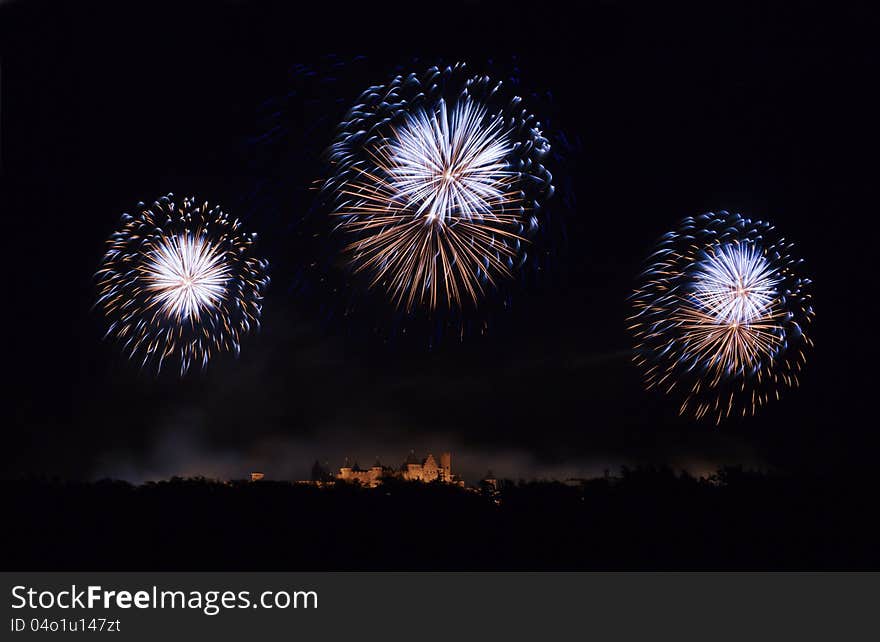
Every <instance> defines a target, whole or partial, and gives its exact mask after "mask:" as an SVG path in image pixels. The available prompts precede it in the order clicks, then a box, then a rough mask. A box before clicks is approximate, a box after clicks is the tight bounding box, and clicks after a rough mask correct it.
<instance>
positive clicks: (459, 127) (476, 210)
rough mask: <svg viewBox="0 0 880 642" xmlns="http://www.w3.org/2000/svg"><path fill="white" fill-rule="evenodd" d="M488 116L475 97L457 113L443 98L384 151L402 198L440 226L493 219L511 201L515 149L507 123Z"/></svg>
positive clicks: (409, 118) (417, 115)
mask: <svg viewBox="0 0 880 642" xmlns="http://www.w3.org/2000/svg"><path fill="white" fill-rule="evenodd" d="M487 116H488V115H487V110H486V108H485V107H482V106H480V105H477V104H476V103H475V102H474V101H472V100H464V101H461V102H459V103H457V104H456V105H455V107H454V108H453V109H452V111H451V112H450V111H448V110H447V107H446V102H445V101H444V100H440V101H439V104H438V106H437V108H436V109H434V110H431V111H425V110H424V109H419V110H418V111H416V112H415V113H414V114H410V115H408V116H407V118H406V121H405V124H404V126H403V127H402V128H401V129H400V130H399V131H398V132H396V136H395V137H393V138H391V139H390V140H389V142H388V144H387V146H386V147H385V148H384V150H383V151H382V152H381V154H382V156H384V158H382V161H383V163H382V164H383V165H384V166H385V167H387V169H388V175H389V186H388V187H389V188H390V190H392V191H393V192H394V193H396V195H397V196H396V200H399V201H400V202H403V203H405V206H406V208H407V209H411V210H412V211H413V213H414V215H415V216H424V217H425V218H426V219H427V220H428V221H431V222H434V223H435V224H437V225H443V224H444V223H448V222H450V221H452V220H454V219H456V218H460V219H467V220H473V219H480V218H483V217H489V218H491V217H492V216H493V210H494V209H495V208H496V207H497V206H498V205H499V204H502V203H504V202H507V201H509V200H510V195H509V194H508V193H507V187H508V186H509V184H510V181H511V179H512V178H513V177H514V176H515V173H514V172H511V171H509V169H508V166H507V163H506V162H505V158H506V157H507V156H508V155H509V154H510V152H511V149H512V148H511V145H510V142H509V140H508V136H507V132H506V131H505V130H504V129H503V122H502V120H501V119H500V118H498V117H497V116H496V117H495V118H488V117H487Z"/></svg>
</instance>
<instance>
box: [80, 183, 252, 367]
mask: <svg viewBox="0 0 880 642" xmlns="http://www.w3.org/2000/svg"><path fill="white" fill-rule="evenodd" d="M173 198H174V196H173V195H172V194H169V195H168V196H164V197H162V198H160V199H159V200H158V201H156V202H155V203H153V205H152V207H149V208H148V207H145V206H144V204H143V203H139V204H138V208H139V209H140V213H139V214H138V215H137V216H130V215H128V214H124V215H123V216H122V221H121V228H120V229H119V231H117V232H115V233H114V234H113V235H112V236H111V237H110V239H109V240H108V242H107V243H108V248H107V252H106V253H105V254H104V258H103V260H102V262H101V266H100V268H99V269H98V272H97V274H96V279H97V284H98V300H97V303H96V307H97V308H99V309H100V310H101V311H102V312H103V313H104V315H105V316H106V317H107V319H108V321H109V327H108V329H107V336H110V335H113V336H115V337H116V338H117V339H119V340H120V341H121V342H122V343H123V347H124V350H125V352H126V353H127V354H128V355H129V357H131V358H138V359H140V360H141V365H142V366H143V365H146V364H147V363H150V362H154V363H155V365H156V369H157V371H158V370H161V368H162V366H163V364H164V363H165V362H166V361H169V360H171V359H174V360H176V361H179V365H180V374H181V375H183V374H185V373H186V372H187V370H189V368H190V366H191V365H193V364H201V366H202V368H204V367H206V366H207V364H208V360H209V359H210V358H211V356H212V354H214V353H218V352H225V351H233V352H235V353H236V354H238V352H239V350H240V345H241V339H242V337H243V336H244V335H245V334H247V333H248V332H250V331H251V330H256V329H257V328H259V325H260V313H261V308H262V303H261V302H262V299H263V293H264V292H265V290H266V287H267V286H268V284H269V277H268V276H267V274H266V270H267V269H268V262H267V261H265V260H263V259H259V258H256V257H255V256H254V241H255V240H256V235H255V234H246V233H245V232H244V231H243V230H242V229H241V222H240V221H239V220H238V219H233V220H230V219H229V217H228V216H227V215H226V214H225V213H223V212H222V211H221V210H220V208H218V207H214V208H213V209H209V208H208V204H207V203H204V204H202V205H196V204H195V202H194V200H193V199H192V198H185V199H183V202H181V203H177V204H175V203H174V201H173V200H172V199H173Z"/></svg>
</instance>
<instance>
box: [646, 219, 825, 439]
mask: <svg viewBox="0 0 880 642" xmlns="http://www.w3.org/2000/svg"><path fill="white" fill-rule="evenodd" d="M792 247H793V245H792V244H791V243H788V242H786V240H785V239H784V238H781V237H779V236H778V235H777V234H776V231H775V228H774V227H773V226H772V225H770V224H769V223H767V222H765V221H751V220H749V219H744V218H743V217H742V216H740V215H738V214H729V213H727V212H720V213H718V214H712V213H709V214H704V215H701V216H698V217H696V218H693V217H688V218H686V219H684V220H683V221H682V223H681V225H680V226H679V227H678V229H676V230H675V231H673V232H670V233H668V234H667V235H665V236H664V237H663V238H662V239H661V241H660V243H659V247H658V248H657V250H656V252H654V254H653V255H652V256H651V259H650V260H651V265H650V267H649V268H648V269H647V270H646V271H645V272H644V273H643V275H642V279H643V283H642V285H641V286H640V287H639V289H637V290H636V292H635V294H634V295H633V297H632V300H633V307H634V310H635V311H634V314H633V316H632V317H631V319H630V321H631V325H630V329H631V330H632V332H633V335H634V337H635V339H636V352H635V356H634V361H635V362H636V364H638V366H639V367H640V368H641V369H642V371H643V374H644V378H645V382H646V385H647V387H648V388H649V389H650V388H658V389H660V390H663V391H664V392H666V393H668V394H675V393H676V392H680V394H681V395H683V401H682V404H681V407H680V413H681V414H683V415H684V414H692V415H693V416H695V417H696V418H698V419H699V418H702V417H706V416H711V417H713V418H714V419H715V421H716V423H719V422H720V421H721V420H722V419H724V418H725V417H727V416H729V415H732V414H735V413H739V414H741V415H743V416H745V415H749V414H754V413H755V412H756V411H757V409H758V408H759V407H760V406H762V405H763V404H765V403H767V402H768V401H769V400H770V399H771V398H779V396H780V391H781V390H782V389H784V388H790V387H795V386H797V385H798V375H799V373H800V371H801V368H802V367H803V365H804V363H805V359H806V355H805V349H806V348H807V347H808V346H811V345H812V341H811V340H810V338H809V336H808V334H807V331H808V330H809V325H810V323H811V321H812V318H813V308H812V299H811V295H810V292H809V290H810V285H811V282H810V280H809V279H807V278H805V277H803V276H802V275H801V274H800V267H801V264H802V261H801V260H799V259H795V258H794V257H793V256H792V255H791V249H792Z"/></svg>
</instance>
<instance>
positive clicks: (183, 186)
mask: <svg viewBox="0 0 880 642" xmlns="http://www.w3.org/2000/svg"><path fill="white" fill-rule="evenodd" d="M568 4H570V3H560V4H559V5H558V6H556V5H555V4H554V3H546V2H541V3H531V4H523V5H521V6H519V5H510V4H509V3H497V6H496V5H494V4H492V3H481V2H466V3H462V4H460V5H456V4H454V3H452V4H449V5H448V6H447V5H444V6H443V7H442V8H437V7H436V6H435V5H433V4H432V5H431V6H432V7H434V8H433V9H432V11H431V13H430V14H428V13H422V12H421V10H420V9H419V8H418V7H414V6H412V5H411V4H409V5H398V4H396V3H390V4H388V3H382V4H381V6H379V5H373V4H370V3H362V5H361V8H360V9H359V10H357V11H355V10H352V9H346V8H345V7H344V6H342V5H338V4H336V3H332V5H331V4H330V3H327V6H326V7H317V8H316V7H309V8H303V7H297V8H295V9H294V8H293V5H292V4H291V6H290V7H286V3H277V4H273V3H245V2H220V3H211V4H210V5H209V4H201V3H190V4H189V5H188V8H187V9H186V10H184V9H182V8H181V7H179V6H177V4H176V3H174V4H172V3H163V2H159V3H155V2H151V3H139V2H135V3H126V7H125V10H124V11H123V10H122V9H121V8H119V7H116V6H114V4H113V3H94V2H82V3H46V2H7V3H4V4H3V5H2V6H0V16H2V17H0V47H2V78H0V81H2V91H3V95H2V135H3V139H2V144H3V149H2V151H3V157H2V163H3V166H2V167H3V193H2V220H3V223H4V225H6V226H7V229H6V243H5V244H4V251H3V256H4V259H5V270H4V273H5V276H6V279H5V283H6V287H5V291H6V297H5V303H4V314H3V323H4V327H5V331H4V336H5V338H6V341H5V342H4V346H5V348H6V350H5V355H4V356H5V357H6V358H5V362H6V368H5V371H6V375H7V383H6V385H5V389H6V392H7V393H8V394H9V395H10V400H9V402H8V404H7V407H8V408H9V409H10V411H9V413H8V414H10V415H11V417H12V420H11V422H8V423H6V422H4V423H6V426H5V435H4V436H5V444H4V447H3V448H2V449H0V473H2V474H3V475H4V476H9V475H18V474H22V473H48V474H59V475H63V476H71V477H100V476H105V475H112V476H121V477H125V478H128V479H135V480H138V479H144V478H148V477H156V476H168V475H172V474H199V473H203V474H209V475H216V476H243V475H244V474H245V473H246V472H247V471H248V470H250V469H252V468H261V469H264V470H265V471H266V472H267V473H268V475H269V476H274V477H289V476H298V475H301V474H304V473H305V471H306V470H307V469H308V467H309V466H310V463H311V462H312V461H313V460H314V459H315V457H321V458H322V459H324V458H326V459H328V460H330V463H331V464H338V463H340V461H341V460H342V458H343V457H345V456H353V457H356V458H359V459H360V461H361V463H362V464H371V463H372V459H373V458H374V457H375V456H381V457H382V458H383V459H384V460H385V461H386V462H387V463H393V464H396V463H398V462H399V461H400V460H402V458H403V457H404V456H405V454H406V453H407V452H408V451H409V449H410V448H415V449H417V450H419V451H421V452H424V451H425V450H428V449H430V450H433V451H434V452H435V453H436V452H437V451H439V450H442V449H451V450H453V451H454V453H456V455H455V457H456V458H455V459H454V463H457V464H458V467H459V468H460V469H461V470H463V471H464V473H465V474H466V475H467V476H469V477H470V478H473V477H475V476H477V475H479V474H481V473H482V472H483V471H484V470H485V469H486V468H488V467H492V468H494V469H495V470H496V472H498V473H499V474H503V475H505V476H510V477H531V476H570V475H578V474H591V473H595V472H601V470H603V469H604V468H609V467H610V468H614V467H616V466H618V465H620V464H634V463H640V462H651V463H668V464H671V465H675V466H684V467H689V468H691V469H692V470H697V471H700V472H703V471H705V470H708V469H710V468H711V467H713V466H716V465H718V464H721V463H735V462H742V463H746V464H749V465H761V466H774V467H779V468H783V469H787V470H793V469H798V468H808V469H813V470H835V469H837V468H849V467H853V466H867V465H870V464H871V463H872V462H873V460H874V458H875V453H876V451H877V447H878V446H880V437H878V436H877V433H876V430H875V429H874V428H873V424H874V423H875V420H873V419H872V416H873V413H872V412H870V411H871V410H872V409H873V408H875V407H876V400H875V396H876V393H875V392H874V390H875V387H876V386H875V376H874V375H875V372H876V363H877V352H878V349H877V341H876V330H875V327H876V324H875V318H876V316H877V312H878V310H877V305H876V295H875V289H876V282H877V278H876V268H875V263H876V254H877V253H876V249H875V244H876V220H877V203H878V200H877V197H876V194H875V192H876V184H877V175H878V172H877V149H878V146H877V136H876V134H877V125H876V121H877V115H878V113H880V111H878V109H877V107H878V105H877V101H876V97H875V95H874V92H875V86H876V83H877V78H878V77H880V76H878V51H877V49H876V44H875V43H876V36H875V34H876V28H877V26H878V25H877V21H876V16H875V15H873V14H872V13H870V12H869V11H868V10H867V9H862V8H860V7H859V5H855V6H853V7H851V8H847V9H841V8H839V7H834V8H833V10H832V8H831V7H830V6H827V7H810V6H804V5H798V6H797V7H796V8H795V7H792V8H790V9H783V8H772V7H768V6H767V4H766V3H754V4H751V3H731V4H729V5H727V6H726V7H725V8H718V7H714V8H709V7H706V6H703V5H704V4H706V5H708V4H712V5H714V4H715V3H700V4H695V5H693V6H682V7H680V8H677V9H674V10H670V9H668V8H662V7H660V6H653V4H657V5H660V4H665V3H652V4H648V5H646V6H642V5H639V4H636V3H628V2H612V1H607V2H599V3H586V4H585V8H584V10H583V12H582V13H579V14H578V15H574V14H573V13H570V11H571V9H570V8H567V7H568ZM867 6H869V5H867V4H866V5H865V7H867ZM328 54H336V55H338V56H340V57H343V58H345V57H346V56H349V57H351V56H355V55H362V56H365V57H366V60H367V61H368V63H367V64H365V65H364V72H363V78H362V79H361V78H358V79H357V86H356V87H355V86H351V87H349V86H348V85H349V84H351V83H352V80H351V78H350V76H351V74H349V75H348V79H347V80H346V81H345V82H342V81H340V82H338V83H336V84H333V85H331V86H329V88H328V89H327V92H328V96H327V105H328V107H327V110H326V112H327V114H326V115H325V116H326V119H327V120H326V123H323V122H321V123H319V124H317V125H315V127H314V131H312V130H311V129H310V132H311V133H312V134H316V135H318V136H320V135H322V132H324V128H326V135H327V136H328V139H327V140H328V142H329V135H330V134H331V133H332V127H329V126H328V125H327V123H331V122H332V117H333V116H334V110H337V112H338V114H337V115H339V116H341V114H342V112H341V111H339V107H338V105H337V102H336V100H343V101H345V100H346V99H350V100H354V98H355V97H356V95H357V93H358V92H359V91H360V90H361V89H362V88H363V87H366V86H367V85H369V84H373V83H379V82H382V81H384V80H387V78H388V77H389V76H391V75H392V74H393V73H394V70H395V69H397V68H398V67H399V66H400V65H401V64H404V63H406V62H407V61H409V60H412V59H413V58H424V59H434V60H437V59H442V60H446V61H448V62H450V63H451V62H455V61H457V60H467V61H475V63H474V64H477V65H479V64H482V63H483V62H485V61H487V60H488V59H490V58H492V59H495V58H499V59H505V60H510V59H513V58H515V59H516V60H518V61H519V66H520V67H521V75H522V78H523V82H524V83H525V82H527V83H528V84H529V87H528V89H529V90H531V91H534V92H536V93H541V92H546V93H547V94H549V95H552V105H553V116H554V118H555V122H554V126H555V127H556V128H557V129H558V130H559V131H564V132H565V134H566V136H567V138H568V140H569V141H571V142H572V145H571V149H570V150H569V152H568V153H567V154H566V155H565V157H564V159H561V160H560V166H559V167H553V168H551V169H552V170H553V172H554V174H555V175H556V176H557V177H558V179H559V180H558V181H557V185H558V186H559V187H560V193H559V194H557V198H556V203H557V204H558V207H557V211H558V212H561V213H564V215H565V221H564V225H563V228H564V242H563V243H560V244H559V245H558V246H557V247H554V248H553V249H552V258H553V265H554V269H553V270H552V272H551V273H550V274H549V275H545V276H544V277H543V278H542V279H540V280H538V281H535V282H532V283H530V284H528V285H527V286H523V287H521V288H518V289H517V290H516V292H515V293H514V296H513V297H512V303H513V305H512V308H511V309H510V310H509V311H508V312H506V313H504V314H500V315H494V316H493V318H492V323H491V324H490V326H489V332H488V333H487V334H486V335H485V336H470V337H468V338H466V340H465V341H464V342H461V343H460V342H457V341H444V342H441V343H440V344H439V345H435V346H434V347H433V348H432V349H428V347H427V343H428V342H427V341H426V340H425V341H423V340H419V339H418V338H417V339H413V338H412V337H408V338H407V340H406V341H391V342H390V343H389V342H386V341H383V340H381V339H379V338H378V337H376V336H375V335H373V334H371V333H370V332H369V331H367V330H365V329H364V328H357V327H355V328H352V327H348V328H346V327H345V323H343V322H340V321H339V320H338V319H334V320H333V321H328V319H327V314H326V310H324V309H323V307H322V304H321V301H316V297H315V296H309V297H303V298H298V296H297V293H296V291H295V290H294V289H293V288H291V283H292V282H293V281H294V278H295V268H294V266H295V265H296V264H297V262H298V260H299V257H298V256H296V255H295V254H296V252H295V248H297V247H299V246H298V245H296V244H292V245H291V244H290V243H288V242H287V240H286V239H287V236H288V235H289V234H290V231H289V230H290V226H291V225H292V222H293V221H295V220H296V219H297V217H298V216H300V213H299V212H294V211H290V212H287V211H283V210H282V211H276V212H275V213H274V215H266V213H265V212H259V211H257V209H258V208H254V207H252V206H251V205H249V204H248V199H247V197H246V195H247V193H248V192H249V190H251V189H253V187H254V185H255V184H258V183H259V181H260V179H261V176H260V175H259V171H258V170H255V167H265V166H266V164H267V160H266V159H265V158H263V159H256V160H255V155H259V154H260V153H261V152H260V150H259V149H258V148H256V147H255V146H253V145H252V144H250V143H249V142H248V140H249V137H252V136H253V135H254V134H255V133H256V132H258V131H259V128H260V126H261V124H260V123H261V114H265V110H266V105H267V104H268V105H271V104H273V103H272V100H273V97H274V98H277V97H279V96H283V95H284V94H285V92H286V91H287V88H288V83H289V82H290V81H289V80H288V75H287V72H288V70H289V69H290V68H291V67H293V66H294V65H297V64H301V65H305V66H306V68H309V69H315V70H321V69H323V67H322V64H323V63H322V62H321V61H322V60H325V59H326V56H327V55H328ZM358 73H360V72H358ZM331 93H332V94H334V95H332V96H331V95H330V94H331ZM346 93H348V94H349V95H346ZM339 94H342V95H339ZM312 98H314V97H312ZM289 104H290V103H289V102H288V106H289ZM309 113H310V112H304V114H303V118H302V120H303V121H304V122H303V123H302V126H303V127H304V128H305V127H308V126H309V122H308V119H307V117H308V116H309ZM291 118H292V121H289V122H288V126H289V127H290V126H292V125H291V122H296V114H294V115H293V116H292V117H291ZM296 157H297V153H296V151H291V150H287V153H286V155H285V161H284V163H285V164H284V166H283V169H284V171H285V172H289V181H290V185H291V186H293V188H294V191H295V192H296V193H298V194H300V196H302V194H305V193H306V188H307V187H308V185H309V184H310V182H311V181H312V180H314V179H315V178H316V177H317V173H318V172H319V171H320V163H319V162H318V159H317V157H316V154H315V153H314V150H312V149H311V148H309V147H308V146H304V147H303V149H302V157H301V161H291V159H295V158H296ZM167 192H174V193H175V194H177V195H179V196H183V195H184V194H195V195H196V196H197V197H198V198H201V199H208V200H210V201H211V202H212V203H219V204H220V205H222V206H224V208H227V209H230V210H232V213H233V214H234V215H237V216H241V217H243V218H245V219H246V220H248V222H249V225H250V226H251V227H258V228H259V229H258V231H259V233H260V235H261V237H262V238H263V246H262V247H263V248H264V249H265V251H266V252H267V253H268V254H269V259H270V261H272V265H273V271H272V278H273V283H272V286H271V287H270V290H269V293H268V296H267V299H266V301H265V306H264V327H263V330H262V332H261V333H260V334H259V335H258V336H252V337H250V338H248V339H247V340H246V341H245V344H244V346H243V350H242V355H241V357H240V358H239V359H238V360H235V359H233V358H231V357H229V358H220V359H216V360H215V361H214V362H212V363H211V365H210V367H209V369H208V371H207V373H205V374H199V373H195V374H194V375H190V376H188V377H186V378H185V379H183V380H180V379H178V378H176V377H173V376H165V375H163V376H160V377H156V376H154V375H152V374H150V373H149V372H141V371H139V370H138V368H137V367H136V366H135V365H133V364H131V363H128V362H126V361H125V360H124V359H123V358H122V357H121V356H120V353H119V350H118V346H116V345H114V344H113V343H111V342H102V340H101V335H102V330H101V320H100V318H99V317H98V316H97V314H96V313H94V312H92V311H91V309H90V308H91V305H92V303H93V301H94V285H93V281H92V275H93V273H94V270H95V268H96V266H97V264H98V261H99V260H100V257H101V254H102V249H103V244H104V241H105V239H106V237H107V236H108V234H109V233H110V232H111V231H112V230H113V228H114V226H115V225H116V223H117V221H118V217H119V215H120V214H121V213H122V212H125V211H131V210H132V209H133V208H134V206H135V204H136V203H137V202H138V201H140V200H143V201H146V202H151V201H152V200H154V199H156V198H158V197H159V196H161V195H163V194H165V193H167ZM285 202H287V201H285ZM550 206H551V207H553V206H554V202H553V201H551V203H550ZM236 207H237V208H239V209H238V210H236V209H235V208H236ZM720 209H727V210H730V211H739V212H742V213H743V214H745V215H747V216H751V217H766V218H769V219H771V220H772V221H774V222H775V223H776V224H777V226H778V227H779V228H780V229H781V230H783V231H784V233H785V234H786V236H788V237H790V238H791V239H793V240H795V241H796V242H797V247H798V252H799V253H800V255H801V256H803V257H804V258H805V259H806V270H807V271H808V272H809V274H810V276H812V278H813V279H814V281H815V289H814V294H815V301H816V306H815V307H816V311H817V321H816V324H815V328H814V332H813V335H814V339H815V343H816V348H815V350H814V351H813V352H812V354H811V355H810V356H809V360H808V364H807V368H806V371H805V373H804V376H803V386H802V387H801V388H800V389H799V390H797V391H794V392H789V393H787V394H785V396H784V398H783V400H782V401H781V402H780V403H776V404H773V405H772V406H770V407H768V408H766V409H765V411H764V412H762V413H761V414H760V416H758V417H757V418H754V419H749V420H742V421H731V422H727V423H725V424H723V425H722V426H721V427H720V428H715V427H713V426H712V425H711V424H705V423H699V424H698V423H694V422H692V421H690V420H685V419H680V418H678V417H676V414H675V412H676V404H675V403H674V402H670V401H669V400H665V399H661V398H658V397H656V396H654V395H651V394H647V393H644V392H643V391H642V388H641V384H640V381H639V377H638V373H637V372H635V371H634V369H633V368H632V367H631V365H630V362H629V357H630V352H629V351H630V347H631V341H630V338H629V336H628V334H627V331H626V329H625V317H626V315H627V311H628V308H627V302H626V297H627V295H628V294H629V292H630V291H631V289H632V287H633V285H634V283H635V280H634V279H635V275H636V274H637V273H638V271H639V269H640V265H641V261H642V260H643V258H644V256H646V254H647V253H648V252H649V251H650V249H651V246H652V244H653V242H654V241H655V240H656V239H657V237H658V236H659V235H661V234H662V233H664V232H665V231H667V230H668V229H670V228H671V227H673V226H674V225H675V223H676V222H677V221H678V220H679V219H680V218H682V217H683V216H687V215H694V214H698V213H701V212H704V211H707V210H720ZM251 210H253V211H251ZM292 248H293V249H292ZM325 303H327V304H328V305H331V307H332V303H333V302H332V301H326V302H325ZM350 323H353V324H357V323H363V321H362V320H359V319H358V318H354V319H353V320H352V321H351V322H350Z"/></svg>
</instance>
